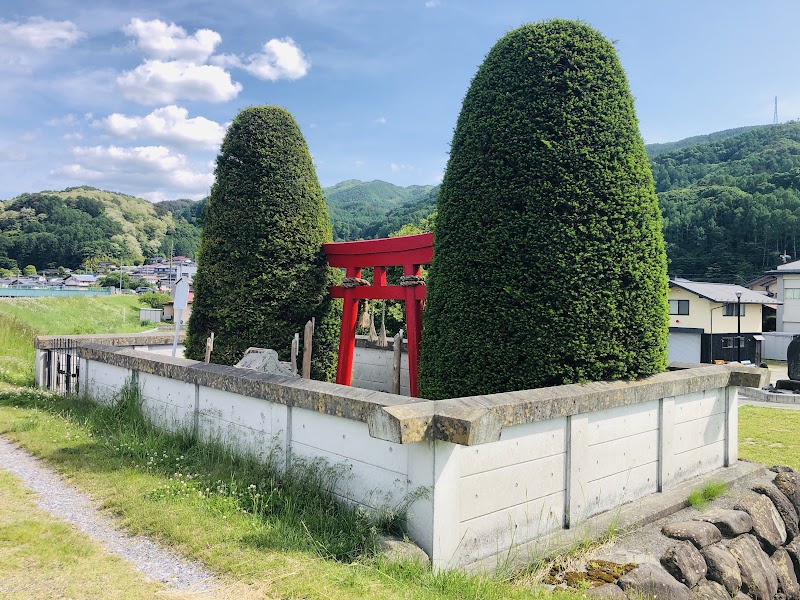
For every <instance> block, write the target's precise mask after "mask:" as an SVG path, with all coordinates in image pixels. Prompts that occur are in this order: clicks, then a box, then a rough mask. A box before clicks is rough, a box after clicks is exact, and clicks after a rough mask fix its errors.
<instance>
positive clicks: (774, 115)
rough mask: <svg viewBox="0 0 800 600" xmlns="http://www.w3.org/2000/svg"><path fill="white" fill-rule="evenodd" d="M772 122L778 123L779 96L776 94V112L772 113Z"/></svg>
mask: <svg viewBox="0 0 800 600" xmlns="http://www.w3.org/2000/svg"><path fill="white" fill-rule="evenodd" d="M772 124H773V125H777V124H778V97H777V96H775V113H774V114H773V115H772Z"/></svg>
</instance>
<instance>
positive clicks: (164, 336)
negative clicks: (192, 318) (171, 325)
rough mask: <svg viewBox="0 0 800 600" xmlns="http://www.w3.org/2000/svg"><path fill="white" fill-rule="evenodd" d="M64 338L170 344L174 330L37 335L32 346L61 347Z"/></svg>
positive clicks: (180, 336)
mask: <svg viewBox="0 0 800 600" xmlns="http://www.w3.org/2000/svg"><path fill="white" fill-rule="evenodd" d="M185 338H186V332H185V331H181V332H179V333H178V342H180V343H183V341H184V339H185ZM64 340H71V341H74V342H79V343H81V344H102V345H103V346H116V347H119V346H171V345H172V343H173V341H174V340H175V332H174V331H153V332H143V333H98V334H94V335H37V336H36V337H35V338H34V339H33V347H34V348H36V349H37V350H54V349H57V348H62V347H63V343H64Z"/></svg>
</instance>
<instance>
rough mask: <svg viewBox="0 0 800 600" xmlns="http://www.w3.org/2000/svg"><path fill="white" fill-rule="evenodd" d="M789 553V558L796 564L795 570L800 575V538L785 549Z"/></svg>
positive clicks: (795, 539)
mask: <svg viewBox="0 0 800 600" xmlns="http://www.w3.org/2000/svg"><path fill="white" fill-rule="evenodd" d="M783 549H784V550H786V551H787V552H788V553H789V558H791V559H792V562H793V563H794V569H795V571H797V573H800V536H797V537H796V538H794V539H793V540H792V541H791V542H789V543H788V544H786V545H785V546H784V547H783Z"/></svg>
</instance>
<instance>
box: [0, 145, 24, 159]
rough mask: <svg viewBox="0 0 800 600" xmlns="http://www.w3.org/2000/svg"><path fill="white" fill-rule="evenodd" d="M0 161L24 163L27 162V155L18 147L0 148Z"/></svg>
mask: <svg viewBox="0 0 800 600" xmlns="http://www.w3.org/2000/svg"><path fill="white" fill-rule="evenodd" d="M0 159H2V160H5V161H9V162H24V161H26V160H28V153H27V152H25V150H24V149H23V148H20V147H13V146H11V147H6V148H0Z"/></svg>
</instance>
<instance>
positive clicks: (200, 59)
mask: <svg viewBox="0 0 800 600" xmlns="http://www.w3.org/2000/svg"><path fill="white" fill-rule="evenodd" d="M122 31H123V32H124V33H125V34H126V35H129V36H130V37H135V38H136V47H137V48H139V49H140V50H141V51H142V52H144V53H145V54H146V55H148V56H150V57H152V58H159V59H174V60H186V61H191V62H194V63H204V62H205V61H206V60H208V57H209V56H211V55H212V54H213V53H214V49H215V48H216V47H217V45H218V44H219V43H220V42H221V41H222V36H221V35H220V34H219V33H217V32H216V31H213V30H211V29H198V30H197V31H195V32H194V35H187V33H186V30H185V29H184V28H183V27H180V26H178V25H176V24H175V23H165V22H164V21H160V20H158V19H154V20H153V21H144V20H142V19H137V18H133V19H131V22H130V23H128V25H126V26H125V27H124V28H123V29H122Z"/></svg>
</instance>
